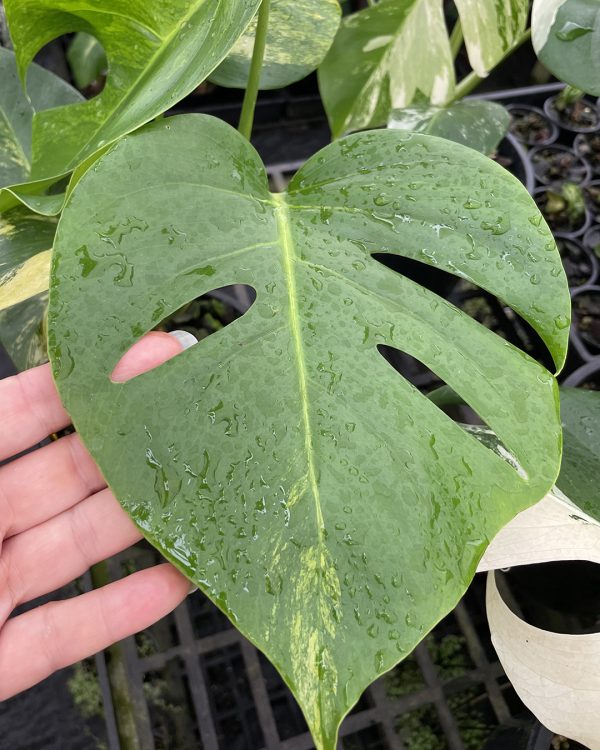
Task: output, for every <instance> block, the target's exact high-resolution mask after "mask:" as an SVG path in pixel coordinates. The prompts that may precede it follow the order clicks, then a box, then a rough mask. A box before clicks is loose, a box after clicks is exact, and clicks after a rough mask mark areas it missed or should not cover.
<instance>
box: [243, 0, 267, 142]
mask: <svg viewBox="0 0 600 750" xmlns="http://www.w3.org/2000/svg"><path fill="white" fill-rule="evenodd" d="M270 4H271V0H262V2H261V4H260V9H259V11H258V23H257V26H256V36H255V38H254V49H253V51H252V62H251V63H250V73H249V74H248V84H247V86H246V93H245V94H244V102H243V104H242V114H241V115H240V124H239V125H238V130H239V131H240V133H241V134H242V135H243V136H244V137H245V138H247V139H248V140H250V136H251V135H252V125H253V124H254V110H255V109H256V99H257V97H258V86H259V84H260V72H261V69H262V64H263V60H264V57H265V47H266V44H267V29H268V26H269V6H270Z"/></svg>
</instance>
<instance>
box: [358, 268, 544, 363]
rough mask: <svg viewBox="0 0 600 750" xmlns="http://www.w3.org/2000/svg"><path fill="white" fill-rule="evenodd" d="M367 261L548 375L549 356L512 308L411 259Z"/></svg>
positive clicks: (448, 273) (463, 281) (455, 278)
mask: <svg viewBox="0 0 600 750" xmlns="http://www.w3.org/2000/svg"><path fill="white" fill-rule="evenodd" d="M371 257H372V258H373V259H374V260H376V261H378V262H379V263H381V264H382V265H384V266H385V267H386V268H389V269H390V270H392V271H395V272H396V273H399V274H401V275H402V276H404V277H406V278H408V279H410V280H411V281H413V282H414V283H415V284H418V285H419V286H422V287H425V288H426V289H429V291H430V292H433V293H434V294H437V295H439V296H440V297H443V298H444V299H446V300H447V301H448V302H451V303H452V304H453V305H455V306H456V307H458V308H459V309H460V310H462V311H463V312H464V313H466V314H467V315H468V316H469V317H471V318H473V319H474V320H476V321H477V322H479V323H481V324H482V325H484V326H485V327H486V328H489V329H490V330H492V331H494V333H496V334H498V336H501V337H502V338H503V339H505V340H506V341H509V342H510V343H511V344H513V345H514V346H516V347H517V348H518V349H521V351H523V352H525V353H526V354H528V355H529V356H530V357H532V358H533V359H536V360H537V361H538V362H540V363H541V364H542V365H544V367H546V369H548V370H550V371H551V372H552V371H553V370H554V362H553V360H552V355H551V354H550V352H549V351H548V347H547V346H546V344H545V343H544V342H543V341H542V338H541V337H540V335H539V334H538V333H537V332H536V331H535V329H534V328H533V326H531V325H530V324H529V323H528V322H527V321H526V320H525V319H524V318H522V317H521V315H519V313H517V312H516V311H515V310H514V309H513V308H512V307H510V306H509V305H507V304H506V303H505V302H503V301H502V300H500V299H499V298H498V297H496V296H495V295H493V294H491V293H490V292H487V291H486V290H485V289H481V288H480V287H478V286H476V285H475V284H472V283H471V282H469V281H466V280H465V279H463V278H461V277H460V276H456V275H454V274H452V273H450V272H449V271H445V270H443V269H441V268H436V267H435V266H431V265H429V264H428V263H425V262H423V261H420V260H418V259H415V258H405V257H404V256H402V255H396V254H393V253H371Z"/></svg>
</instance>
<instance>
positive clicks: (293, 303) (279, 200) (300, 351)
mask: <svg viewBox="0 0 600 750" xmlns="http://www.w3.org/2000/svg"><path fill="white" fill-rule="evenodd" d="M273 198H274V200H275V205H276V208H275V218H276V220H277V231H278V234H279V244H280V246H281V251H282V259H283V272H284V274H285V276H286V281H287V290H288V304H289V310H290V330H291V336H292V340H293V342H294V355H295V359H296V364H297V369H298V385H299V388H300V404H301V409H302V423H303V427H304V448H305V453H306V462H307V469H308V481H309V485H310V489H311V491H312V494H313V498H314V501H315V510H316V517H317V527H318V535H319V544H323V542H324V540H323V529H324V521H323V512H322V510H321V498H320V494H319V484H318V481H317V472H316V469H315V463H314V456H313V437H312V426H311V422H310V407H309V401H308V375H307V371H306V356H305V354H304V343H303V341H302V333H301V330H300V314H299V305H298V291H297V289H296V276H295V271H294V263H295V262H296V260H297V257H296V253H295V249H294V240H293V237H292V233H291V230H290V215H289V209H288V205H287V203H286V201H285V195H284V194H283V193H275V194H273Z"/></svg>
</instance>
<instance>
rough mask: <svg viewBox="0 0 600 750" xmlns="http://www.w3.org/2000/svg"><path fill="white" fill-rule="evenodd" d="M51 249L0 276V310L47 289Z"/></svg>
mask: <svg viewBox="0 0 600 750" xmlns="http://www.w3.org/2000/svg"><path fill="white" fill-rule="evenodd" d="M51 256H52V250H45V251H44V252H42V253H38V254H37V255H34V256H33V258H30V259H29V260H26V261H25V263H23V265H21V266H18V267H17V268H13V269H11V270H10V271H8V272H7V273H6V274H5V275H4V276H2V277H0V310H5V309H6V308H8V307H12V306H13V305H17V304H18V303H19V302H24V301H25V300H26V299H29V298H30V297H34V296H35V295H36V294H40V293H41V292H45V291H47V290H48V284H49V279H50V260H51Z"/></svg>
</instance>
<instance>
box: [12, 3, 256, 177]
mask: <svg viewBox="0 0 600 750" xmlns="http://www.w3.org/2000/svg"><path fill="white" fill-rule="evenodd" d="M259 4H260V0H170V2H168V3H165V2H162V0H103V2H102V4H101V7H100V6H99V5H98V2H97V0H81V2H77V3H75V4H74V3H73V2H71V0H5V3H4V5H5V9H6V15H7V18H8V23H9V27H10V32H11V36H12V40H13V42H14V46H15V50H16V55H17V61H18V67H19V73H20V75H21V78H22V79H23V80H24V78H25V73H26V71H27V68H28V66H29V63H30V62H31V60H32V59H33V57H34V55H35V54H36V52H38V50H39V49H41V47H43V46H44V44H46V43H47V42H49V41H51V40H52V39H54V38H56V37H58V36H60V35H61V34H66V33H68V32H72V31H85V32H87V33H89V34H92V35H93V36H95V37H96V38H97V39H98V40H99V41H100V42H101V44H102V46H103V47H104V50H105V52H106V55H107V58H108V62H109V73H108V77H107V80H106V85H105V87H104V89H103V90H102V92H101V93H100V94H99V95H98V96H97V97H95V98H94V99H91V100H90V101H86V102H82V103H79V104H76V105H71V106H68V107H59V108H56V109H52V110H48V111H46V112H41V113H36V115H35V116H34V119H33V163H32V172H31V173H32V177H33V178H34V179H43V178H46V177H52V176H54V175H57V174H62V173H64V172H69V171H71V170H72V169H74V168H75V167H76V166H77V165H78V164H80V163H81V162H83V161H85V160H86V159H87V158H88V157H90V156H92V155H93V154H94V153H96V152H97V151H98V150H99V149H101V148H102V147H103V146H106V145H107V144H109V143H112V142H113V141H115V140H117V139H118V138H120V137H121V136H123V135H125V133H128V132H130V131H132V130H134V129H135V128H138V127H139V126H140V125H143V124H144V123H145V122H148V121H149V120H151V119H152V118H154V117H156V116H157V115H159V114H161V113H162V112H164V111H165V110H166V109H168V108H169V107H171V106H172V105H173V104H175V102H177V101H179V100H180V99H182V98H183V97H184V96H185V95H186V94H188V93H189V92H190V91H192V90H193V89H194V88H195V87H196V86H197V85H198V84H199V83H200V82H201V81H203V80H204V79H205V78H206V77H207V76H208V74H209V73H211V72H212V70H213V69H214V68H215V67H216V66H217V65H218V64H219V63H220V62H221V61H222V60H223V58H224V57H225V55H226V54H227V53H228V52H229V50H230V49H231V47H232V46H233V44H234V43H235V41H236V40H237V38H238V37H239V36H240V34H241V33H242V32H243V31H244V29H245V28H246V26H247V25H248V23H249V21H250V20H251V18H252V16H253V15H254V13H255V11H256V9H257V8H258V6H259ZM58 144H59V145H60V147H57V145H58Z"/></svg>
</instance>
